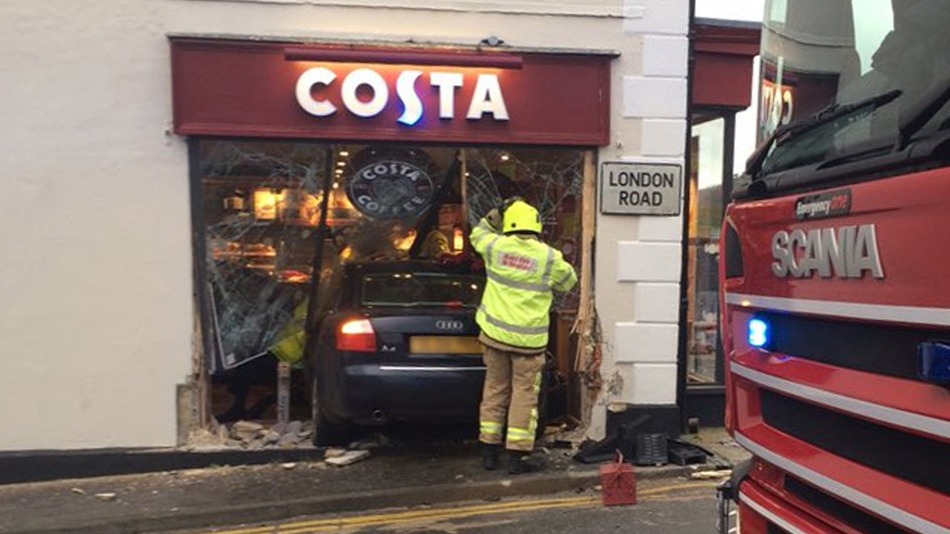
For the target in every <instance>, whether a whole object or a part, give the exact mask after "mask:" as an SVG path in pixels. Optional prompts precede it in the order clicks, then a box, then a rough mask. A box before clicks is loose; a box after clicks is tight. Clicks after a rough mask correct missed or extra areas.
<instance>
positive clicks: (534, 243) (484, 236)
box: [470, 219, 577, 352]
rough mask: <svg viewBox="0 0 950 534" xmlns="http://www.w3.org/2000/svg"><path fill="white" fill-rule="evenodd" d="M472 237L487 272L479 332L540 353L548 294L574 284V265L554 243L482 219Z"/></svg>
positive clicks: (545, 340)
mask: <svg viewBox="0 0 950 534" xmlns="http://www.w3.org/2000/svg"><path fill="white" fill-rule="evenodd" d="M470 240H471V242H472V247H474V248H475V252H478V253H479V254H480V255H481V256H482V258H484V260H485V270H486V271H487V273H488V283H487V284H486V285H485V293H484V294H483V295H482V302H481V306H479V308H478V312H477V313H476V315H475V321H476V322H477V323H478V326H479V327H481V329H482V333H483V334H485V335H486V336H488V337H489V338H491V339H493V340H495V341H500V342H501V343H504V344H506V345H511V346H514V347H521V348H528V349H535V348H536V349H538V351H539V352H542V351H544V349H545V348H546V347H547V345H548V322H549V316H548V314H549V312H550V309H551V302H552V300H553V295H552V293H551V292H552V290H553V291H558V292H564V291H569V290H570V289H571V288H572V287H574V284H576V283H577V275H576V274H575V273H574V268H573V267H571V264H569V263H567V262H566V261H564V257H563V255H561V252H560V251H558V250H556V249H554V248H553V247H551V246H548V245H546V244H544V243H542V242H541V241H538V240H536V239H526V238H523V237H518V236H515V235H504V234H500V233H498V232H497V230H496V229H495V228H494V227H493V226H492V225H491V224H490V223H489V222H488V220H486V219H482V220H481V221H480V222H479V223H478V225H477V226H476V227H475V228H474V229H472V235H471V238H470Z"/></svg>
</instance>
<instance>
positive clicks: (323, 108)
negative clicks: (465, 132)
mask: <svg viewBox="0 0 950 534" xmlns="http://www.w3.org/2000/svg"><path fill="white" fill-rule="evenodd" d="M424 75H425V73H424V72H422V71H418V70H406V71H402V72H401V73H400V74H399V76H398V78H397V79H396V97H397V98H398V100H399V102H400V104H401V105H402V107H403V113H402V115H400V116H399V118H398V119H397V122H399V123H401V124H404V125H406V126H412V125H414V124H416V123H418V122H419V120H420V119H421V118H422V115H423V113H424V109H423V103H422V99H421V98H420V97H419V93H418V91H417V89H416V85H417V81H418V80H419V79H420V78H422V77H423V76H424ZM428 77H429V85H430V86H431V87H433V88H435V89H438V92H439V118H440V119H442V120H451V119H454V118H455V97H456V93H457V90H458V89H460V88H462V87H463V85H464V80H465V77H464V76H463V75H462V74H461V73H458V72H432V73H430V74H429V76H428ZM336 79H337V74H336V72H334V71H332V70H330V69H328V68H326V67H313V68H310V69H307V70H306V71H304V72H303V73H302V74H301V75H300V77H299V78H298V79H297V86H296V90H295V95H296V97H297V103H298V104H299V105H300V107H301V108H302V109H303V110H304V111H306V112H307V113H309V114H311V115H313V116H315V117H329V116H331V115H333V114H334V113H336V112H337V106H336V105H335V104H333V102H330V101H329V100H328V99H326V98H323V99H317V98H315V97H314V95H313V90H314V88H315V87H318V86H323V87H331V86H333V85H334V83H335V81H336ZM363 87H366V88H368V89H370V91H371V93H372V96H371V97H370V98H369V100H365V101H364V100H362V99H361V98H360V96H359V92H360V89H361V88H363ZM340 98H341V99H342V101H343V105H344V107H345V108H346V110H347V111H349V112H350V113H351V114H353V115H355V116H357V117H361V118H367V119H368V118H372V117H375V116H377V115H379V114H380V113H381V112H382V111H383V110H384V109H386V106H388V105H389V103H390V89H389V86H388V85H387V84H386V80H385V78H383V76H382V75H381V74H380V73H379V72H377V71H375V70H373V69H370V68H359V69H356V70H354V71H352V72H350V73H349V74H347V75H346V77H345V78H344V79H343V82H342V83H341V84H340ZM486 114H489V115H491V116H492V118H493V119H494V120H496V121H507V120H508V119H509V117H508V108H507V106H506V105H505V97H504V94H503V93H502V90H501V85H500V83H499V80H498V75H497V74H491V73H481V74H479V75H478V77H477V78H476V81H475V89H474V93H473V94H472V98H471V100H470V101H469V105H468V111H467V113H466V114H465V118H466V119H468V120H480V119H482V118H483V117H484V116H485V115H486Z"/></svg>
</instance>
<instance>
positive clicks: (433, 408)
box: [310, 261, 485, 446]
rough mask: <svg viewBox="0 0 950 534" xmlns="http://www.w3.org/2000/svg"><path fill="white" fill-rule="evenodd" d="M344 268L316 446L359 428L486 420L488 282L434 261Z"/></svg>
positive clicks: (327, 330)
mask: <svg viewBox="0 0 950 534" xmlns="http://www.w3.org/2000/svg"><path fill="white" fill-rule="evenodd" d="M343 268H344V269H345V271H344V272H343V273H342V284H340V285H339V287H338V288H337V291H338V294H337V296H336V300H335V305H334V307H333V309H332V310H331V311H330V313H329V314H328V315H327V316H326V318H325V319H324V320H323V321H322V323H321V325H320V330H319V337H318V339H317V347H316V350H315V351H314V354H315V356H314V360H313V361H312V362H310V363H311V370H312V378H311V382H312V387H313V391H312V393H313V395H312V400H313V416H314V443H315V444H316V445H318V446H329V445H341V444H345V443H346V442H347V440H348V437H349V430H350V429H351V427H352V425H354V424H356V425H380V424H384V423H387V422H391V421H408V420H411V421H419V422H461V421H469V420H470V421H473V422H474V421H477V418H478V403H479V400H480V398H481V389H482V384H483V382H484V377H485V367H484V364H483V363H482V356H481V347H480V345H479V343H478V339H477V337H478V333H479V329H478V326H477V325H476V324H475V309H476V308H477V306H478V303H479V301H480V299H481V293H482V290H483V289H484V284H485V275H484V274H483V273H473V272H472V271H471V270H469V269H467V268H465V267H453V266H446V265H443V264H440V263H437V262H426V261H392V262H389V261H386V262H367V263H356V264H349V265H346V266H344V267H343ZM473 427H474V425H473Z"/></svg>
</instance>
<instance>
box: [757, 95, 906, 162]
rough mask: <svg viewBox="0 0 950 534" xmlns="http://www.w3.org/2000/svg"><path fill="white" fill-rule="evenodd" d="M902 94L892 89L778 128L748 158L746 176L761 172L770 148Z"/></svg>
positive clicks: (831, 106) (833, 106) (879, 105)
mask: <svg viewBox="0 0 950 534" xmlns="http://www.w3.org/2000/svg"><path fill="white" fill-rule="evenodd" d="M903 93H904V92H903V91H901V90H900V89H893V90H891V91H888V92H886V93H881V94H879V95H874V96H872V97H870V98H865V99H864V100H859V101H857V102H853V103H851V104H832V105H830V106H828V107H826V108H824V109H822V110H821V111H819V112H817V113H815V114H814V115H811V116H809V117H807V118H804V119H802V120H799V121H795V122H792V123H790V124H786V125H785V126H779V127H778V128H777V129H776V130H775V131H774V132H773V133H772V135H771V136H769V138H768V140H767V141H766V142H764V143H762V144H761V145H759V148H758V149H756V151H755V152H753V154H752V156H750V157H749V162H748V165H747V167H746V174H748V175H749V176H751V177H753V178H754V177H755V176H757V175H758V174H759V171H761V170H762V165H763V164H764V163H765V160H766V159H768V156H769V155H770V154H771V148H772V146H773V145H774V146H776V147H777V146H778V145H781V144H784V143H787V142H789V141H791V140H792V139H795V138H797V137H799V136H800V135H801V134H803V133H805V132H807V131H811V130H813V129H815V128H817V127H819V126H823V125H825V124H829V123H831V122H834V121H836V120H838V119H840V118H842V117H847V116H849V115H853V114H855V113H857V112H859V111H862V110H865V109H868V108H870V109H872V110H873V109H877V108H879V107H881V106H883V105H885V104H888V103H890V102H892V101H894V99H896V98H897V97H899V96H901V95H902V94H903Z"/></svg>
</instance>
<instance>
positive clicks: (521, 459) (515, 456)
mask: <svg viewBox="0 0 950 534" xmlns="http://www.w3.org/2000/svg"><path fill="white" fill-rule="evenodd" d="M542 469H544V458H541V457H540V456H531V453H529V452H522V451H512V452H511V456H510V457H509V458H508V474H509V475H521V474H524V473H536V472H538V471H541V470H542Z"/></svg>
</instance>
